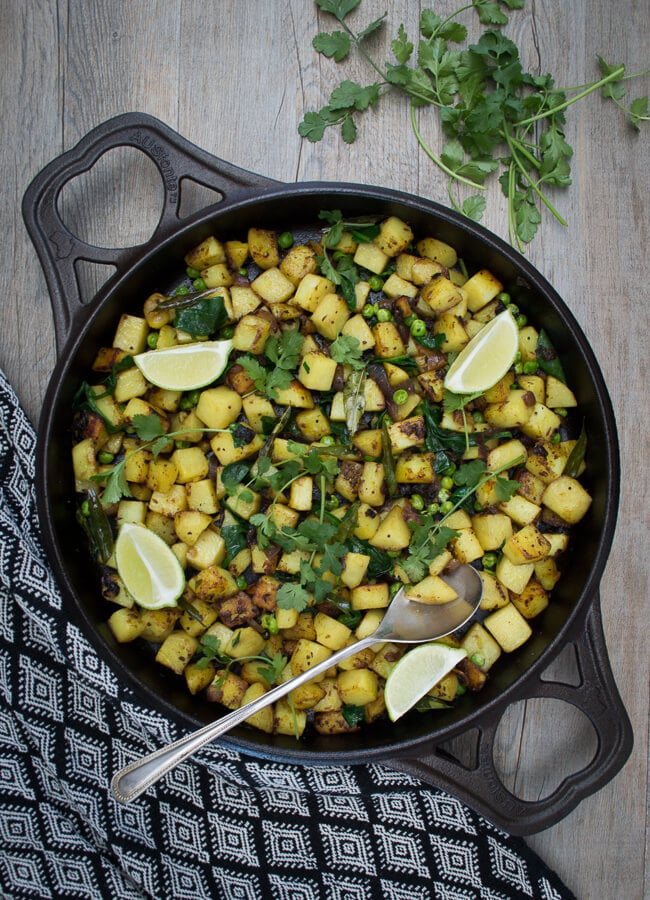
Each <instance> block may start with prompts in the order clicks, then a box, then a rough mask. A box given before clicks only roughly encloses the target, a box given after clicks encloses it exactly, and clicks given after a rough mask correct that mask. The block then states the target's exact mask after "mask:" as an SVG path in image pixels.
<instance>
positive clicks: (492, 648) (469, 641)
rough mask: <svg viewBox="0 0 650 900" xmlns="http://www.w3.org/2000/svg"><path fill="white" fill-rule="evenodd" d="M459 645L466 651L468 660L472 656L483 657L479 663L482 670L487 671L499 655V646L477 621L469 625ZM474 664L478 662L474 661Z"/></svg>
mask: <svg viewBox="0 0 650 900" xmlns="http://www.w3.org/2000/svg"><path fill="white" fill-rule="evenodd" d="M460 645H461V647H463V649H464V650H466V651H467V656H468V658H469V659H470V660H471V659H472V657H474V658H477V657H478V656H479V655H480V656H481V657H482V658H483V661H482V662H481V664H480V665H479V668H480V669H481V670H482V671H483V672H489V671H490V669H491V668H492V666H493V665H494V664H495V662H496V661H497V659H498V658H499V657H500V656H501V647H500V646H499V644H498V643H497V642H496V641H495V639H494V638H493V637H492V636H491V635H490V633H489V632H488V631H486V630H485V628H484V627H483V626H482V625H481V624H480V623H479V622H475V623H474V624H473V625H471V626H470V628H469V629H468V630H467V632H466V633H465V635H464V636H463V639H462V641H461V644H460ZM475 665H478V663H475Z"/></svg>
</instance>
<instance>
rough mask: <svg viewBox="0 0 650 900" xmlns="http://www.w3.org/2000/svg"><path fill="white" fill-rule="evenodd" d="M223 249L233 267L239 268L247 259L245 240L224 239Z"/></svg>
mask: <svg viewBox="0 0 650 900" xmlns="http://www.w3.org/2000/svg"><path fill="white" fill-rule="evenodd" d="M224 250H225V251H226V259H227V261H228V262H229V263H230V265H231V266H232V268H233V269H240V268H241V267H242V266H243V265H244V263H245V262H246V260H247V259H248V244H247V243H246V242H245V241H226V242H225V244H224ZM220 261H221V260H219V262H220Z"/></svg>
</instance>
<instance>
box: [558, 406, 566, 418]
mask: <svg viewBox="0 0 650 900" xmlns="http://www.w3.org/2000/svg"><path fill="white" fill-rule="evenodd" d="M555 413H556V415H558V416H561V417H562V418H563V419H564V418H565V417H566V416H568V415H569V410H568V409H565V408H564V407H563V406H558V407H557V408H556V410H555Z"/></svg>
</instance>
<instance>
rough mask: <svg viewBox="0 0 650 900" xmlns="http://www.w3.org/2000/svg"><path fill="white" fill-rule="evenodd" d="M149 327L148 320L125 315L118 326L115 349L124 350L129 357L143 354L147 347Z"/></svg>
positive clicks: (114, 343)
mask: <svg viewBox="0 0 650 900" xmlns="http://www.w3.org/2000/svg"><path fill="white" fill-rule="evenodd" d="M148 334H149V325H148V324H147V320H146V319H143V318H142V317H140V316H131V315H128V313H124V314H123V315H122V316H121V317H120V321H119V322H118V325H117V330H116V332H115V337H114V338H113V347H115V348H117V349H118V350H124V352H125V353H128V354H129V356H135V355H136V353H143V352H144V351H145V349H146V347H147V335H148Z"/></svg>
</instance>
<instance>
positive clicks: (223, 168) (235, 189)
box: [22, 112, 277, 352]
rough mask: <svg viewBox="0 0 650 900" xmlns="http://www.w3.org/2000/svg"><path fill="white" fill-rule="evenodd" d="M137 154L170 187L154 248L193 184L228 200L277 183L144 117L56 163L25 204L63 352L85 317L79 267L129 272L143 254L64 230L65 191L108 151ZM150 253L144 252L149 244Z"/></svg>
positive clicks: (109, 125)
mask: <svg viewBox="0 0 650 900" xmlns="http://www.w3.org/2000/svg"><path fill="white" fill-rule="evenodd" d="M116 147H133V148H135V149H138V150H141V151H142V152H143V153H145V154H146V155H147V156H148V157H149V159H150V160H152V162H153V163H154V164H155V165H156V167H157V168H158V171H159V173H160V176H161V180H162V185H163V198H164V199H163V208H162V211H161V214H160V219H159V221H158V224H157V225H156V228H155V231H154V233H153V235H152V237H151V238H150V240H149V242H148V243H150V244H154V243H155V242H157V241H158V240H160V239H162V238H163V237H165V236H167V235H168V234H169V233H171V232H172V231H173V230H174V229H175V228H176V227H177V226H178V225H179V224H180V222H181V221H182V220H181V218H180V216H179V206H180V197H181V182H182V181H183V179H185V178H187V179H189V180H192V181H195V182H197V183H198V184H200V185H203V186H204V187H208V188H212V189H214V190H216V191H217V192H218V193H219V194H221V198H222V202H223V200H226V199H231V198H232V197H233V196H244V195H246V194H252V193H255V192H256V191H262V190H264V189H266V188H269V187H271V186H272V185H273V184H277V182H275V181H272V180H271V179H268V178H264V177H263V176H261V175H257V174H255V173H253V172H247V171H246V170H245V169H240V168H238V167H237V166H234V165H232V164H231V163H227V162H225V161H224V160H221V159H219V158H218V157H216V156H212V155H211V154H210V153H207V152H206V151H204V150H201V149H200V148H199V147H197V146H196V145H194V144H192V143H191V142H190V141H188V140H186V139H185V138H183V137H181V136H180V135H179V134H178V133H177V132H175V131H173V129H171V128H170V127H169V126H168V125H165V124H164V123H163V122H161V121H160V120H158V119H156V118H154V117H153V116H150V115H147V114H145V113H140V112H132V113H125V114H123V115H119V116H115V118H113V119H109V120H108V121H106V122H104V123H103V124H101V125H99V126H97V128H95V129H93V130H92V131H90V132H89V133H88V134H87V135H86V136H85V137H83V138H82V139H81V140H80V141H79V143H78V144H77V145H76V146H75V147H73V148H72V149H70V150H68V151H67V152H66V153H63V154H62V155H61V156H59V157H57V158H56V159H54V160H53V161H52V162H50V163H49V164H48V165H47V166H46V167H45V168H44V169H43V170H42V171H41V172H40V173H39V174H38V175H37V176H36V177H35V178H34V180H33V181H32V182H31V184H30V185H29V187H28V188H27V191H26V192H25V195H24V197H23V203H22V213H23V219H24V221H25V225H26V227H27V231H28V233H29V236H30V238H31V240H32V243H33V244H34V246H35V248H36V252H37V254H38V257H39V260H40V263H41V266H42V268H43V272H44V274H45V280H46V282H47V286H48V290H49V292H50V298H51V302H52V311H53V315H54V328H55V333H56V343H57V350H58V351H59V352H60V351H61V349H62V347H63V344H64V343H65V341H66V339H67V337H68V336H69V335H70V334H71V332H72V331H73V330H74V326H75V323H76V322H77V320H78V319H81V318H83V317H84V316H85V314H86V312H87V310H84V302H83V298H82V297H81V296H80V291H79V285H78V282H77V277H76V271H75V267H76V264H77V263H78V262H79V261H81V260H84V261H87V262H95V263H103V264H107V265H113V266H115V267H116V268H117V269H118V270H119V269H120V267H122V266H124V265H126V264H127V263H128V262H129V260H130V259H131V257H133V256H134V254H135V253H136V251H137V250H138V249H140V248H137V247H127V248H105V247H96V246H94V245H92V244H87V243H86V242H85V241H82V240H80V239H79V238H78V237H76V235H74V234H73V233H72V232H71V231H69V230H68V228H67V227H66V226H65V224H64V223H63V220H62V219H61V216H60V215H59V211H58V205H57V201H58V198H59V195H60V193H61V191H62V189H63V188H64V187H65V185H66V184H67V183H68V182H70V181H72V180H73V179H74V178H76V177H77V176H78V175H81V174H82V173H84V172H87V171H89V170H90V169H91V168H92V167H93V166H94V165H95V163H96V162H97V161H98V160H99V159H100V157H102V156H103V155H104V154H105V153H106V152H107V151H108V150H112V149H114V148H116ZM143 246H144V245H143Z"/></svg>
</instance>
